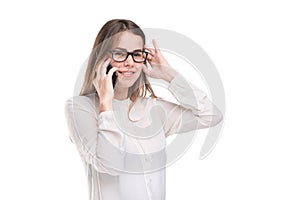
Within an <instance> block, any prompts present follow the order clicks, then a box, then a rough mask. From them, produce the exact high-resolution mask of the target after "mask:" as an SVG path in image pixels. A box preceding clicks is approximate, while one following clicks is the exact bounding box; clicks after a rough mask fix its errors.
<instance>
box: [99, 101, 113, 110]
mask: <svg viewBox="0 0 300 200" xmlns="http://www.w3.org/2000/svg"><path fill="white" fill-rule="evenodd" d="M108 110H113V109H112V103H111V102H110V103H106V102H100V104H99V111H100V112H104V111H108Z"/></svg>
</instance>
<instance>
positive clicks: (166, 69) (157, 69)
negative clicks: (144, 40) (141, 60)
mask: <svg viewBox="0 0 300 200" xmlns="http://www.w3.org/2000/svg"><path fill="white" fill-rule="evenodd" d="M152 43H153V46H154V48H153V47H145V49H146V50H147V51H148V52H149V54H148V56H147V61H148V62H149V64H150V65H151V68H152V69H148V68H147V67H146V66H143V71H144V73H145V74H146V75H147V76H149V77H151V78H157V79H163V80H165V81H167V82H171V80H172V79H173V78H174V76H175V75H176V74H177V73H178V72H177V71H176V70H175V69H173V68H172V67H171V66H170V65H169V63H168V62H167V60H166V59H165V58H164V57H163V55H162V54H161V52H160V50H159V49H158V45H157V43H156V41H155V40H152Z"/></svg>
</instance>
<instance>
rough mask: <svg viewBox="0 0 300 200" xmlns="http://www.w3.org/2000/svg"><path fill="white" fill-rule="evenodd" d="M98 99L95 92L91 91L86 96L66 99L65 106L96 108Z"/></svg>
mask: <svg viewBox="0 0 300 200" xmlns="http://www.w3.org/2000/svg"><path fill="white" fill-rule="evenodd" d="M97 101H98V98H96V95H95V93H91V94H88V95H85V96H73V97H70V98H68V99H67V100H66V101H65V107H69V108H70V107H72V108H76V107H81V108H86V109H95V106H96V105H97Z"/></svg>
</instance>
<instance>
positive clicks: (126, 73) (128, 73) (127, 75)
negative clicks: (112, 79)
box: [119, 71, 134, 77]
mask: <svg viewBox="0 0 300 200" xmlns="http://www.w3.org/2000/svg"><path fill="white" fill-rule="evenodd" d="M119 74H122V76H124V77H130V76H133V74H134V72H130V71H124V72H121V71H119Z"/></svg>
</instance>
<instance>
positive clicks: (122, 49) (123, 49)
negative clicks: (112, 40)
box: [114, 47, 144, 52]
mask: <svg viewBox="0 0 300 200" xmlns="http://www.w3.org/2000/svg"><path fill="white" fill-rule="evenodd" d="M114 50H121V51H126V52H127V49H125V48H121V47H117V48H115V49H114ZM143 50H144V49H135V50H133V51H132V52H134V51H143Z"/></svg>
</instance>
